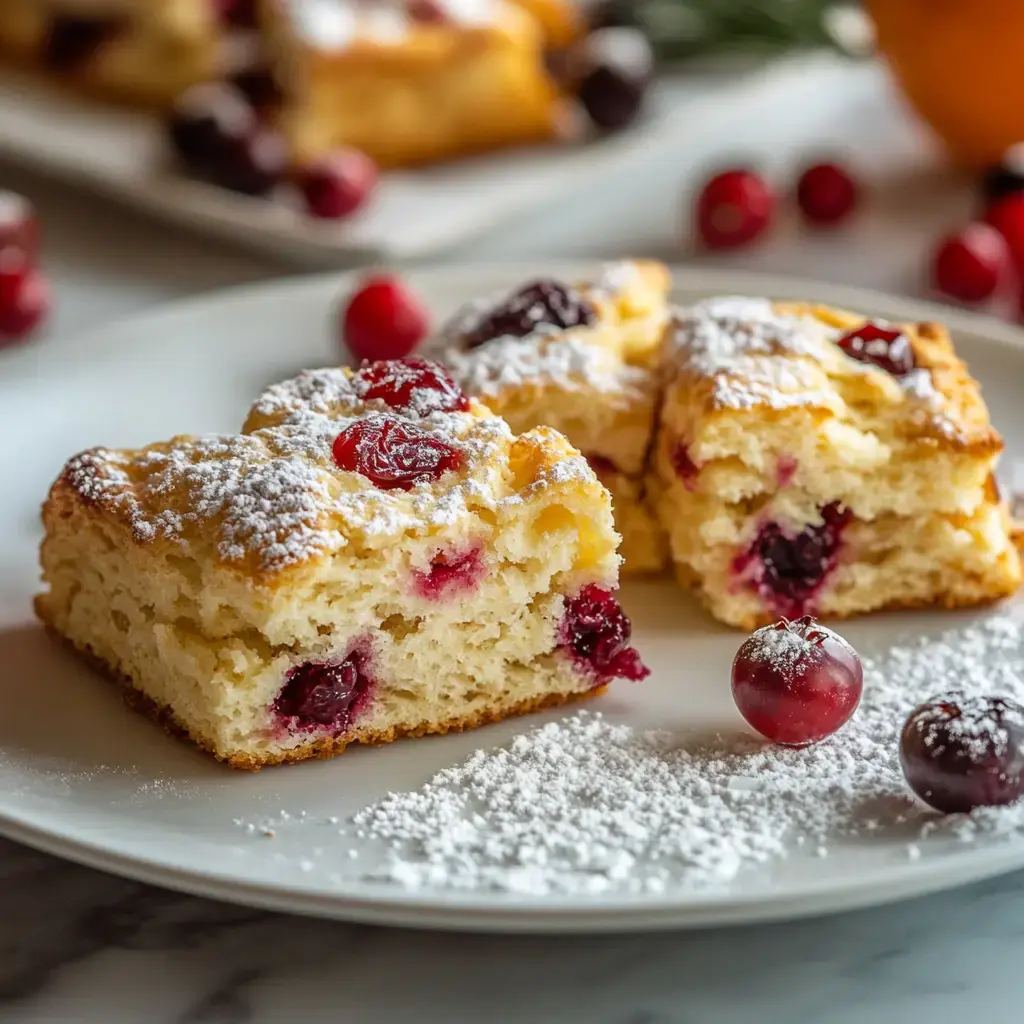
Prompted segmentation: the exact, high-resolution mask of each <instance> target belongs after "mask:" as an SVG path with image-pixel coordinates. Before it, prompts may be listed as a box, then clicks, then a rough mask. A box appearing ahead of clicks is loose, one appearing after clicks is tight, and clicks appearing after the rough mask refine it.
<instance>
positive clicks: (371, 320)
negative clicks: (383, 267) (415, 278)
mask: <svg viewBox="0 0 1024 1024" xmlns="http://www.w3.org/2000/svg"><path fill="white" fill-rule="evenodd" d="M341 324H342V336H343V338H344V341H345V344H346V345H347V346H348V349H349V351H350V352H351V353H352V355H353V356H355V357H356V358H357V359H369V360H376V359H403V358H404V357H405V356H407V355H409V353H410V352H412V351H413V349H415V348H416V346H417V345H418V344H419V343H420V342H421V341H422V340H423V339H424V338H425V337H426V335H427V332H428V331H429V330H430V311H429V310H428V309H427V307H426V305H425V304H424V302H423V300H422V299H421V298H420V297H419V296H418V295H417V294H416V293H415V292H414V291H413V290H412V289H411V288H410V287H409V285H407V284H406V283H405V282H404V281H402V280H401V278H399V277H396V276H395V275H393V274H377V275H374V276H372V277H368V278H366V279H365V280H364V281H363V282H362V284H361V285H360V286H359V288H358V289H357V290H356V291H355V292H354V293H353V294H352V296H351V297H350V298H349V299H348V301H347V302H346V303H345V305H344V307H343V308H342V311H341Z"/></svg>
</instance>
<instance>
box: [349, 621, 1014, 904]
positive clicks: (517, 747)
mask: <svg viewBox="0 0 1024 1024" xmlns="http://www.w3.org/2000/svg"><path fill="white" fill-rule="evenodd" d="M864 669H865V696H864V699H863V702H862V704H861V707H860V709H859V711H858V713H857V715H856V716H855V718H854V719H853V721H852V722H851V723H850V725H849V726H847V728H846V729H844V730H843V731H842V732H840V733H839V734H838V735H837V736H835V737H833V738H832V739H830V740H828V741H826V742H823V743H821V744H818V745H817V746H814V747H810V748H807V749H802V750H794V749H789V748H783V747H776V746H771V745H761V744H760V743H758V742H756V741H754V740H751V739H747V738H744V737H739V738H733V739H727V738H722V737H719V738H717V739H715V740H713V741H712V742H709V743H704V744H701V743H699V742H696V741H687V740H686V738H685V737H682V736H679V735H676V734H673V733H670V732H666V731H641V730H636V729H633V728H631V727H629V726H626V725H622V724H617V723H615V722H613V721H611V720H609V719H607V718H605V717H604V716H602V715H600V714H593V713H586V712H584V713H580V714H576V715H573V716H570V717H568V718H565V719H563V720H561V721H556V722H551V723H549V724H547V725H544V726H542V727H540V728H538V729H535V730H533V731H532V732H529V733H526V734H524V735H521V736H519V737H517V738H516V739H515V740H514V741H513V742H512V744H511V745H510V746H509V747H507V748H504V749H500V750H495V751H490V752H484V751H478V752H477V753H475V754H474V755H472V756H471V757H470V758H469V759H468V760H467V761H465V762H464V763H463V764H461V765H458V766H456V767H453V768H448V769H446V770H445V771H442V772H440V773H439V774H438V775H436V776H435V777H434V778H433V779H431V780H430V782H428V783H427V784H426V785H424V786H423V787H422V788H421V789H419V790H417V791H415V792H411V793H400V794H391V795H389V796H388V797H386V798H385V799H384V800H382V801H380V802H379V803H377V804H375V805H373V806H371V807H368V808H366V809H365V810H363V811H362V812H360V813H359V814H358V815H357V816H356V817H355V819H354V824H355V825H356V827H357V828H358V829H359V830H360V832H361V834H363V835H365V836H367V837H369V838H372V839H376V840H381V841H383V842H384V843H385V844H386V846H387V854H386V858H385V860H384V862H383V865H382V866H380V867H378V868H376V869H373V870H371V871H368V872H367V873H366V874H365V875H364V876H363V877H364V878H366V879H375V880H381V879H383V880H386V881H389V882H392V883H394V884H398V885H401V886H405V887H409V888H424V887H427V888H437V887H440V888H446V889H463V890H465V889H470V890H496V891H505V892H514V893H523V894H531V895H550V894H556V893H558V894H567V895H580V896H585V895H593V894H602V893H610V892H620V893H633V894H643V893H648V894H657V893H661V892H664V891H665V890H667V889H669V888H679V887H682V888H704V887H708V886H714V885H720V884H723V883H726V882H729V881H731V880H732V879H734V878H735V877H736V876H737V875H739V874H740V873H741V872H744V871H747V870H749V869H751V868H753V867H756V866H757V865H760V864H765V863H766V862H770V861H772V860H776V859H779V858H784V857H787V856H791V855H792V853H793V851H794V849H797V848H803V849H805V850H808V851H817V852H818V854H819V855H820V856H827V854H828V852H829V844H830V843H831V842H832V841H833V840H834V839H835V838H836V837H837V836H851V835H853V836H856V835H860V834H865V835H866V834H869V833H874V834H877V833H878V832H879V830H882V829H885V828H892V827H894V826H897V825H900V826H902V827H903V828H908V829H909V830H910V833H909V834H910V837H911V839H912V840H918V839H920V838H921V837H923V836H925V835H927V834H929V833H932V832H935V831H936V830H942V831H944V832H945V833H947V834H948V835H950V836H954V837H957V838H959V839H962V840H965V841H969V840H971V839H974V838H976V837H977V836H979V835H983V834H984V835H989V836H1003V837H1009V836H1015V835H1019V834H1020V833H1021V832H1024V804H1017V805H1013V806H1011V807H1006V808H998V809H997V808H986V809H982V810H979V811H976V812H974V813H973V814H971V815H957V816H951V817H949V818H937V817H936V816H935V815H934V814H933V813H931V812H929V811H928V810H927V809H926V808H924V807H923V806H922V805H919V804H916V803H914V802H913V801H912V800H911V798H910V797H909V796H908V795H907V791H906V789H905V787H904V784H903V779H902V775H901V772H900V767H899V763H898V735H899V730H900V728H901V727H902V724H903V721H904V719H905V717H906V715H907V714H908V713H909V711H910V710H911V709H912V708H913V707H914V706H915V705H916V704H918V703H920V702H921V701H923V700H925V699H928V698H930V697H932V696H933V695H934V694H935V692H936V691H944V690H947V689H960V690H962V691H965V692H967V693H968V694H981V693H995V694H1001V695H1004V696H1007V697H1010V698H1012V699H1015V700H1018V701H1020V700H1021V699H1022V698H1024V630H1022V627H1021V625H1020V623H1019V622H1017V621H1016V620H1014V619H1012V618H1010V617H1005V616H1000V617H994V618H991V619H988V620H986V621H983V622H982V623H980V624H978V625H974V626H970V627H966V628H960V629H956V630H951V631H949V632H947V633H945V634H943V635H942V636H941V637H939V638H938V639H927V638H923V639H918V640H913V641H910V642H907V643H904V644H900V645H897V646H894V647H892V648H891V649H889V650H888V651H886V652H885V653H883V654H882V655H881V656H880V657H877V658H865V659H864ZM917 856H920V849H919V847H918V846H917V844H916V842H914V841H912V842H911V843H910V844H909V845H908V847H907V857H908V858H915V857H917Z"/></svg>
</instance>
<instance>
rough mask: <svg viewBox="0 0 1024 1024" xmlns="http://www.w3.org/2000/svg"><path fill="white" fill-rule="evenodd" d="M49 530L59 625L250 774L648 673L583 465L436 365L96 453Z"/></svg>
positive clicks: (47, 555)
mask: <svg viewBox="0 0 1024 1024" xmlns="http://www.w3.org/2000/svg"><path fill="white" fill-rule="evenodd" d="M43 522H44V526H45V538H44V540H43V544H42V549H41V560H42V567H43V580H44V583H45V585H46V590H45V592H44V593H42V594H41V595H40V596H39V597H38V598H37V602H36V608H37V613H38V614H39V616H40V618H42V620H43V621H44V622H45V623H46V624H47V625H48V626H49V627H50V628H51V629H52V630H53V631H54V632H55V633H57V634H58V635H60V636H61V637H63V638H64V639H66V640H67V641H68V642H69V643H70V644H71V645H72V646H73V647H74V648H75V649H76V650H77V651H79V652H80V653H82V654H83V655H85V656H87V657H88V658H90V659H91V660H92V661H93V662H95V663H97V664H98V665H100V666H101V667H102V669H103V670H104V671H105V672H106V673H107V674H108V675H110V676H112V677H113V678H115V679H117V680H119V681H120V682H122V683H123V684H124V685H125V686H126V687H127V688H128V690H129V693H130V694H131V695H132V696H133V697H134V698H135V699H136V701H137V702H141V703H142V704H144V705H145V706H146V707H147V708H148V709H149V710H150V711H151V712H153V713H156V714H158V715H159V716H160V717H161V718H162V720H164V721H165V722H166V723H169V724H171V725H172V726H173V727H174V728H175V729H177V730H180V731H182V732H184V733H185V734H187V735H188V736H189V737H190V738H191V739H192V740H193V741H194V742H195V743H196V744H198V745H199V746H200V747H202V748H204V749H206V750H208V751H210V752H211V753H213V754H214V755H216V756H217V757H218V758H220V759H222V760H224V761H227V762H228V763H229V764H231V765H233V766H235V767H239V768H249V769H253V768H259V767H261V766H263V765H267V764H274V763H279V762H285V761H296V760H301V759H304V758H309V757H328V756H331V755H333V754H337V753H340V752H341V751H343V750H344V749H345V747H346V746H347V745H348V744H349V743H354V742H358V743H382V742H388V741H390V740H393V739H395V738H396V737H398V736H403V735H421V734H424V733H438V732H446V731H448V730H451V729H463V728H468V727H471V726H475V725H478V724H481V723H483V722H488V721H494V720H497V719H501V718H504V717H507V716H509V715H514V714H520V713H524V712H527V711H530V710H533V709H535V708H539V707H543V706H546V705H552V704H558V703H562V702H565V701H568V700H573V699H576V698H580V697H585V696H588V695H591V694H593V693H596V692H598V691H599V690H600V689H601V688H602V687H603V686H604V685H605V684H607V683H608V682H609V681H611V680H612V679H613V678H617V677H625V678H631V679H641V678H643V676H644V675H646V669H644V667H643V665H642V663H641V662H640V659H639V657H638V655H637V654H636V652H635V650H633V649H632V648H631V647H630V646H629V635H630V627H629V621H628V619H627V618H626V616H625V614H624V613H623V612H622V610H621V608H620V607H619V605H618V603H617V601H616V600H615V598H614V596H613V591H614V589H615V588H616V585H617V576H618V566H619V556H618V554H617V552H616V547H617V544H618V535H617V534H616V533H615V530H614V526H613V522H612V515H611V508H610V501H609V497H608V494H607V491H606V490H605V489H604V488H603V487H602V486H601V484H600V483H599V482H598V480H597V478H596V476H595V475H594V473H593V471H592V470H591V469H590V467H589V465H588V464H587V462H586V460H584V459H583V458H582V457H581V456H580V455H579V453H578V452H576V451H575V450H574V449H573V448H572V447H571V446H570V445H569V443H568V442H567V441H566V440H565V439H564V438H563V437H562V436H561V435H559V434H557V433H556V432H555V431H553V430H550V429H538V430H534V431H531V432H529V433H526V434H523V435H520V436H518V437H517V436H515V435H514V434H513V433H512V432H511V431H510V430H509V428H508V426H507V424H506V423H505V422H504V421H503V420H502V419H501V418H499V417H497V416H495V415H493V414H492V413H490V412H489V411H488V410H487V409H486V408H485V407H483V406H482V405H480V404H479V403H477V402H475V401H471V400H467V399H466V397H465V396H464V395H463V393H462V392H461V391H460V390H459V388H458V387H457V385H456V384H455V383H454V382H453V381H452V380H451V378H450V377H449V376H448V375H447V374H446V373H445V372H444V370H443V369H442V368H441V367H440V366H437V365H435V364H431V363H427V362H425V361H422V360H409V361H399V362H388V363H375V364H368V365H366V366H364V367H363V368H362V369H361V370H359V371H358V372H355V373H353V372H352V371H350V370H344V369H329V370H321V371H313V372H307V373H304V374H302V375H300V376H299V377H297V378H295V379H293V380H291V381H288V382H285V383H283V384H281V385H278V386H276V387H273V388H271V389H270V390H269V391H268V392H266V393H265V394H264V395H263V396H262V397H261V398H260V399H259V400H258V401H257V402H256V404H255V405H254V406H253V408H252V410H251V412H250V414H249V417H248V420H247V422H246V424H245V426H244V429H243V432H242V433H240V434H236V435H222V436H213V437H199V438H196V437H177V438H174V439H172V440H170V441H168V442H165V443H161V444H154V445H150V446H148V447H146V448H142V449H138V450H133V451H128V450H111V449H102V448H100V449H93V450H90V451H87V452H83V453H81V454H80V455H77V456H75V457H74V458H72V459H71V460H70V461H69V462H68V463H67V465H66V467H65V468H64V471H63V473H62V474H61V476H60V477H59V478H58V480H57V481H56V482H55V483H54V485H53V487H52V489H51V491H50V494H49V497H48V499H47V501H46V503H45V505H44V508H43Z"/></svg>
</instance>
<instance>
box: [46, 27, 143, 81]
mask: <svg viewBox="0 0 1024 1024" xmlns="http://www.w3.org/2000/svg"><path fill="white" fill-rule="evenodd" d="M123 28H124V19H122V18H119V17H94V18H89V17H76V16H75V15H71V14H58V15H56V16H54V18H53V20H52V21H51V22H50V25H49V28H48V29H47V32H46V38H45V41H44V42H43V60H44V61H45V62H46V63H47V64H48V65H49V66H50V67H51V68H53V69H54V70H55V71H62V72H71V71H76V70H78V69H79V68H80V67H81V66H82V65H83V64H87V63H88V62H89V61H90V60H91V59H92V58H93V57H94V56H95V55H96V53H97V52H98V51H99V50H100V48H101V47H102V46H103V45H104V44H105V43H108V42H109V41H110V40H111V39H113V38H114V37H115V36H117V34H118V33H119V32H120V31H121V30H122V29H123Z"/></svg>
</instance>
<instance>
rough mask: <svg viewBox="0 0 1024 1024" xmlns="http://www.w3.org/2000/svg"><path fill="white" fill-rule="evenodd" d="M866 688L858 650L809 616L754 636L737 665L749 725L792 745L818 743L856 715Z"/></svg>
mask: <svg viewBox="0 0 1024 1024" xmlns="http://www.w3.org/2000/svg"><path fill="white" fill-rule="evenodd" d="M863 690H864V670H863V667H862V665H861V662H860V658H859V657H858V656H857V652H856V651H855V650H854V649H853V648H852V647H851V646H850V645H849V644H848V643H847V642H846V641H845V640H844V639H843V638H842V637H841V636H840V635H839V634H838V633H834V632H833V631H832V630H831V629H828V628H827V627H825V626H822V625H820V624H819V623H817V622H815V621H814V619H813V618H811V616H810V615H805V616H804V617H803V618H801V619H798V620H797V621H796V622H787V621H786V619H782V621H781V622H776V623H775V624H774V625H771V626H764V627H762V628H761V629H759V630H757V631H756V632H754V633H752V634H751V635H750V636H749V637H748V638H747V639H746V640H745V641H744V642H743V644H742V646H741V647H740V649H739V651H737V652H736V658H735V660H734V661H733V663H732V695H733V699H734V700H735V701H736V707H737V708H739V712H740V714H741V715H742V716H743V717H744V719H746V721H747V723H748V724H749V725H750V726H751V727H752V728H754V729H756V730H757V731H758V732H759V733H760V734H761V735H762V736H764V737H765V738H766V739H769V740H772V741H773V742H775V743H785V744H787V745H790V746H805V745H806V744H808V743H817V742H819V741H820V740H823V739H825V738H826V737H827V736H831V735H832V734H833V733H834V732H836V731H837V730H838V729H841V728H842V727H843V726H844V725H845V724H846V723H847V722H848V721H849V720H850V718H851V717H852V716H853V713H854V712H855V711H856V710H857V705H858V704H859V703H860V698H861V694H862V693H863Z"/></svg>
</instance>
